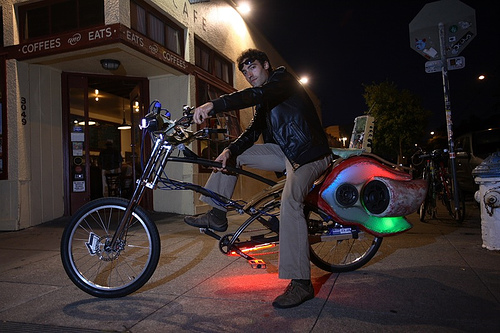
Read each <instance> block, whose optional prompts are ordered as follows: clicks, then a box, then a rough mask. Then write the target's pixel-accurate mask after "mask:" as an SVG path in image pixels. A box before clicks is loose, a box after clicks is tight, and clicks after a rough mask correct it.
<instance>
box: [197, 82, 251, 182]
mask: <svg viewBox="0 0 500 333" xmlns="http://www.w3.org/2000/svg"><path fill="white" fill-rule="evenodd" d="M196 92H197V97H196V105H201V104H203V103H205V102H207V101H209V100H212V99H215V98H217V97H219V96H221V95H223V94H225V93H227V92H226V91H224V90H221V89H220V88H217V87H216V86H214V85H212V84H210V83H209V82H207V81H206V80H204V79H201V78H200V77H198V78H197V80H196ZM207 121H208V124H207V125H206V126H207V127H210V128H223V129H225V130H226V131H227V132H226V133H222V134H210V140H209V141H205V140H202V141H200V145H199V151H198V154H199V155H200V156H202V157H203V158H208V159H211V160H213V159H215V158H216V157H217V156H219V154H220V153H221V152H222V150H224V148H226V147H227V146H228V145H229V143H230V142H231V141H233V140H235V139H236V138H237V137H238V136H239V135H240V134H241V130H240V123H239V119H238V113H237V111H228V112H223V113H219V114H217V116H215V117H212V118H211V119H209V120H207ZM200 172H210V169H206V168H203V167H200Z"/></svg>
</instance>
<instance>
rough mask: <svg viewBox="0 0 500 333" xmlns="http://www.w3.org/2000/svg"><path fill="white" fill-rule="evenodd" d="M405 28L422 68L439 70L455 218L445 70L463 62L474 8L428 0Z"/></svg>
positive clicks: (456, 198) (450, 0) (456, 0)
mask: <svg viewBox="0 0 500 333" xmlns="http://www.w3.org/2000/svg"><path fill="white" fill-rule="evenodd" d="M409 30H410V47H411V48H412V49H414V50H415V51H417V52H418V53H419V54H421V55H422V56H423V57H424V58H426V59H427V60H428V61H427V62H426V64H425V71H426V72H427V73H434V72H439V71H440V72H441V76H442V79H443V94H444V110H445V116H446V130H447V135H448V147H449V155H450V165H451V173H452V181H453V189H454V191H453V195H454V201H455V219H459V218H460V216H459V215H460V214H459V212H458V210H459V193H458V191H457V189H458V184H457V172H456V164H455V163H456V162H455V144H454V142H453V122H452V119H451V99H450V87H449V79H448V70H454V69H461V68H464V66H465V58H464V57H459V56H458V55H459V54H460V53H461V52H462V50H463V49H464V48H465V47H466V46H467V45H468V44H469V43H470V42H471V40H472V39H473V38H474V37H475V36H476V14H475V10H474V9H472V8H471V7H469V6H467V5H466V4H464V3H462V2H460V1H459V0H441V1H436V2H431V3H428V4H426V5H425V6H424V7H423V8H422V10H421V11H420V12H419V13H418V14H417V16H415V18H414V19H413V20H412V21H411V22H410V25H409Z"/></svg>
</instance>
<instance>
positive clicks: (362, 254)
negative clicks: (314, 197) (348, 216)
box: [304, 207, 383, 273]
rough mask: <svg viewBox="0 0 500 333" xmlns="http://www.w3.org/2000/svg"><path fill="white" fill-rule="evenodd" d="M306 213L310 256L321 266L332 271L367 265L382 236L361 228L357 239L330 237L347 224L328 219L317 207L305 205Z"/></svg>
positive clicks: (339, 271)
mask: <svg viewBox="0 0 500 333" xmlns="http://www.w3.org/2000/svg"><path fill="white" fill-rule="evenodd" d="M304 213H305V216H306V220H307V223H308V226H309V229H310V232H309V239H310V242H309V243H310V245H309V248H310V259H311V262H312V263H313V264H315V265H316V266H318V267H319V268H321V269H323V270H325V271H327V272H332V273H342V272H350V271H354V270H356V269H358V268H360V267H362V266H364V265H366V264H367V263H368V262H369V261H370V260H371V259H372V258H373V256H374V255H375V253H377V251H378V249H379V248H380V245H381V244H382V240H383V238H382V237H376V236H373V235H370V234H368V233H366V232H364V231H359V233H358V238H354V237H348V238H346V239H343V240H338V239H337V238H335V237H331V236H330V237H329V234H328V233H332V231H333V232H335V231H337V230H340V229H342V228H343V227H344V226H342V225H340V224H338V223H335V222H334V221H331V220H325V219H324V218H323V217H322V215H321V214H320V212H319V210H318V209H317V208H310V207H306V208H305V211H304Z"/></svg>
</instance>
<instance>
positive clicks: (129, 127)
mask: <svg viewBox="0 0 500 333" xmlns="http://www.w3.org/2000/svg"><path fill="white" fill-rule="evenodd" d="M124 105H125V102H124V99H123V98H122V109H123V122H122V124H121V125H120V126H118V129H119V130H128V129H131V128H132V126H130V125H129V124H127V121H126V120H125V106H124Z"/></svg>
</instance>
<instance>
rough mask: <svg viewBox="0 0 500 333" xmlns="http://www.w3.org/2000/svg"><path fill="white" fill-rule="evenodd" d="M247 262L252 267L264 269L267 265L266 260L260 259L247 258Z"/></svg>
mask: <svg viewBox="0 0 500 333" xmlns="http://www.w3.org/2000/svg"><path fill="white" fill-rule="evenodd" d="M248 263H249V264H250V266H252V268H253V269H265V268H266V267H267V265H266V262H265V261H264V260H262V259H251V260H248Z"/></svg>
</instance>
